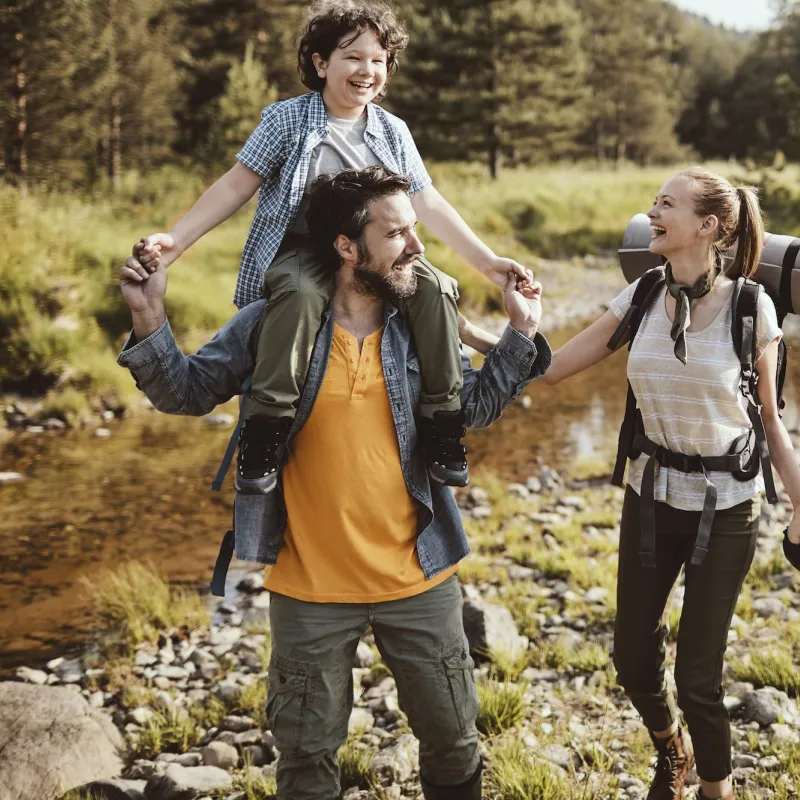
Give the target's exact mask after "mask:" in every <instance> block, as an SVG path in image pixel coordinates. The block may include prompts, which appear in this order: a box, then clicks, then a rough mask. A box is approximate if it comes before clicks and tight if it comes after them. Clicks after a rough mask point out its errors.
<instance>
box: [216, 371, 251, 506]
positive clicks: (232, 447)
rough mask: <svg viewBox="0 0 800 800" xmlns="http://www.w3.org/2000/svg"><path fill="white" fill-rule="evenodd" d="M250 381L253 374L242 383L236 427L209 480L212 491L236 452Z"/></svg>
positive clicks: (225, 473)
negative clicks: (212, 477) (214, 473)
mask: <svg viewBox="0 0 800 800" xmlns="http://www.w3.org/2000/svg"><path fill="white" fill-rule="evenodd" d="M252 382H253V376H252V375H248V376H247V379H246V380H245V382H244V383H243V384H242V399H241V402H240V404H239V419H238V420H237V422H236V427H235V428H234V429H233V433H232V434H231V438H230V439H229V440H228V447H227V449H226V450H225V455H224V456H222V461H221V462H220V465H219V469H218V470H217V476H216V477H215V478H214V480H213V481H212V482H211V489H212V491H215V492H218V491H219V490H220V489H221V488H222V482H223V481H224V480H225V476H226V475H227V474H228V469H229V468H230V466H231V461H233V454H234V453H235V452H236V444H237V442H238V441H239V434H240V433H241V431H242V425H243V424H244V410H245V407H246V406H247V396H248V394H249V392H250V384H251V383H252Z"/></svg>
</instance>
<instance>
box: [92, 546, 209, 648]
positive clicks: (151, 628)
mask: <svg viewBox="0 0 800 800" xmlns="http://www.w3.org/2000/svg"><path fill="white" fill-rule="evenodd" d="M84 585H85V586H86V587H87V589H88V591H89V594H90V597H91V601H92V603H93V604H94V606H95V608H96V609H97V611H98V615H99V617H100V619H101V620H102V622H103V624H104V625H105V627H106V628H107V629H108V631H109V632H112V633H113V635H114V637H115V639H116V644H118V645H120V646H121V647H122V648H123V649H126V648H127V649H128V650H130V649H132V648H133V647H135V646H136V645H137V644H140V643H142V642H147V641H155V640H156V639H157V638H158V635H159V633H160V632H161V631H163V630H165V629H170V628H172V629H188V630H192V629H195V628H198V627H201V626H204V625H208V624H209V622H210V614H209V611H208V608H207V607H206V604H205V602H204V601H203V599H202V598H201V597H200V596H199V595H198V594H196V593H194V592H186V591H183V590H180V589H176V588H175V587H173V586H170V584H169V583H168V582H167V581H166V580H165V579H164V578H163V577H162V576H161V575H159V574H158V572H157V571H156V570H155V569H154V568H153V567H150V566H147V565H145V564H140V563H138V562H136V561H131V562H128V563H127V564H123V565H122V566H121V567H118V568H117V569H116V570H113V571H109V572H107V573H106V574H105V575H103V576H102V577H100V578H97V579H95V580H84Z"/></svg>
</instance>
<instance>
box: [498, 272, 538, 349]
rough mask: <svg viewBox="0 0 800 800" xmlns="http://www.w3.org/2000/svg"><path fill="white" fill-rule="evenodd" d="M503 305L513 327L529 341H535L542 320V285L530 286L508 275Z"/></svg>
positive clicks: (514, 276) (534, 284)
mask: <svg viewBox="0 0 800 800" xmlns="http://www.w3.org/2000/svg"><path fill="white" fill-rule="evenodd" d="M503 304H504V305H505V307H506V313H507V314H508V320H509V322H510V323H511V327H512V328H514V329H516V330H518V331H519V332H520V333H521V334H522V335H523V336H526V337H527V338H528V339H533V337H534V336H536V332H537V331H538V330H539V322H540V320H541V319H542V284H541V283H538V282H534V283H532V284H531V285H528V284H527V283H524V282H523V281H518V280H517V278H516V275H508V276H507V278H506V285H505V291H504V292H503Z"/></svg>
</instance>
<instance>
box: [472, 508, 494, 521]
mask: <svg viewBox="0 0 800 800" xmlns="http://www.w3.org/2000/svg"><path fill="white" fill-rule="evenodd" d="M471 513H472V518H473V519H489V517H491V516H492V509H491V508H489V506H475V508H473V509H472V512H471Z"/></svg>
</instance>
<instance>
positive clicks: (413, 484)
mask: <svg viewBox="0 0 800 800" xmlns="http://www.w3.org/2000/svg"><path fill="white" fill-rule="evenodd" d="M263 312H264V301H263V300H258V301H256V302H254V303H251V304H250V305H248V306H246V307H245V308H243V309H242V310H241V311H239V312H238V313H237V314H236V315H235V316H234V317H233V318H232V319H231V320H230V321H229V322H228V323H227V324H226V325H225V326H224V327H223V328H222V329H221V330H220V331H219V332H218V333H217V334H216V336H214V338H213V339H212V340H211V341H210V342H209V343H208V344H206V345H204V346H203V347H201V348H200V350H199V351H198V352H197V353H196V354H195V355H190V356H186V355H184V354H183V353H181V351H180V349H179V348H178V346H177V344H176V342H175V339H174V337H173V335H172V330H171V329H170V325H169V322H168V321H165V322H164V324H163V325H162V326H161V327H160V328H159V329H158V330H157V331H155V333H153V334H151V335H150V336H148V337H147V339H145V340H144V341H141V342H137V341H136V337H135V336H134V335H133V334H131V336H130V338H129V339H128V341H127V343H126V344H125V347H124V349H123V351H122V353H121V354H120V356H119V359H118V361H119V364H120V365H122V366H123V367H127V368H128V369H130V371H131V373H132V374H133V377H134V379H135V380H136V384H137V386H138V387H139V388H140V389H141V390H142V391H143V392H144V393H145V394H146V395H147V397H148V398H149V399H150V401H151V402H152V403H153V405H154V406H155V408H156V409H158V410H159V411H163V412H166V413H168V414H187V415H191V416H201V415H203V414H207V413H209V412H210V411H211V410H212V409H214V408H215V407H216V406H217V405H219V404H220V403H224V402H226V401H228V400H230V399H231V398H232V397H234V396H235V395H238V394H240V393H241V391H242V384H243V383H244V381H245V380H246V378H247V377H248V376H249V375H250V374H251V373H252V371H253V367H254V365H255V360H256V350H257V344H258V332H259V327H260V323H261V317H262V314H263ZM332 337H333V317H332V314H331V311H330V309H329V310H328V312H327V313H326V315H325V318H324V320H323V325H322V327H321V329H320V332H319V334H318V336H317V341H316V345H315V347H314V353H313V356H312V359H311V367H310V369H309V372H308V377H307V379H306V383H305V387H304V389H303V393H302V395H301V398H300V405H299V408H298V410H297V416H296V418H295V421H294V425H293V426H292V429H291V432H290V439H289V457H291V440H292V438H293V437H294V436H296V435H297V433H298V431H300V429H301V428H302V427H303V425H304V424H305V422H306V420H307V419H308V417H309V415H310V413H311V409H312V408H313V406H314V401H315V400H316V397H317V393H318V391H319V388H320V385H321V384H322V380H323V378H324V377H325V368H326V366H327V364H328V360H329V356H330V350H331V341H332ZM381 357H382V359H383V372H384V376H385V378H386V388H387V391H388V394H389V403H390V405H391V409H392V416H393V417H394V424H395V428H396V430H397V440H398V443H399V445H400V459H401V462H402V470H403V477H404V478H405V482H406V486H407V487H408V491H409V493H410V494H411V496H412V497H413V498H414V499H415V500H416V501H417V503H418V506H419V517H418V522H417V556H418V558H419V563H420V565H421V567H422V570H423V572H424V573H425V577H426V578H432V577H433V576H434V575H436V574H437V573H439V572H441V571H442V570H445V569H447V568H448V567H450V566H452V565H453V564H456V563H457V562H458V561H460V560H461V559H462V558H464V556H466V555H467V554H468V553H469V545H468V543H467V537H466V535H465V533H464V528H463V526H462V524H461V517H460V515H459V512H458V507H457V505H456V502H455V499H454V497H453V493H452V491H451V490H450V489H449V488H448V487H446V486H442V485H440V484H438V483H436V482H435V481H433V482H431V481H430V480H429V479H428V470H427V466H426V461H425V456H424V453H423V450H422V445H421V443H420V442H419V440H418V437H417V428H416V425H415V423H414V416H415V411H416V410H417V407H418V404H419V395H420V389H421V379H420V369H419V361H418V359H417V356H416V353H415V352H414V346H413V343H412V341H411V335H410V332H409V328H408V326H407V324H406V322H405V320H404V319H403V317H402V315H401V314H399V313H398V312H397V311H396V309H394V308H392V307H390V308H388V310H387V312H386V319H385V326H384V330H383V335H382V338H381ZM551 358H552V353H551V351H550V346H549V345H548V343H547V340H546V339H545V338H544V337H543V336H542V335H541V334H537V335H536V337H535V338H534V340H533V341H530V340H529V339H527V338H526V337H525V336H523V335H522V334H521V333H519V332H518V331H516V330H515V329H514V328H512V327H510V326H508V327H507V328H506V330H505V332H504V333H503V335H502V337H501V338H500V341H499V342H498V344H497V345H496V346H495V347H494V348H493V349H492V350H491V351H490V352H489V353H488V354H487V356H486V359H485V360H484V363H483V366H482V367H481V368H480V369H474V368H473V367H472V366H471V364H470V362H469V359H467V358H466V357H463V359H462V361H463V367H464V386H463V388H462V390H461V405H462V408H463V409H464V411H465V413H466V424H467V425H468V426H469V427H475V428H483V427H486V426H488V425H491V424H492V423H493V422H494V421H495V420H496V419H498V418H499V417H500V415H501V414H502V412H503V410H504V409H505V408H506V407H507V406H508V405H509V404H510V403H511V402H512V401H513V400H514V399H515V398H517V397H518V396H519V395H520V393H521V392H522V390H523V389H524V388H525V386H526V385H527V384H528V383H529V382H530V381H532V380H533V379H534V378H537V377H539V376H540V375H543V374H544V373H545V371H546V370H547V368H548V367H549V366H550V360H551ZM353 480H369V476H353ZM285 528H286V506H285V503H284V499H283V491H282V487H281V485H280V483H279V484H278V487H277V488H276V489H275V491H273V492H271V493H270V494H268V495H242V494H240V495H238V496H237V497H236V501H235V504H234V535H235V550H236V556H237V557H238V558H239V559H242V560H244V561H254V562H257V563H260V564H274V563H275V560H276V558H277V556H278V551H279V550H280V547H281V542H282V539H283V532H284V530H285Z"/></svg>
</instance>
